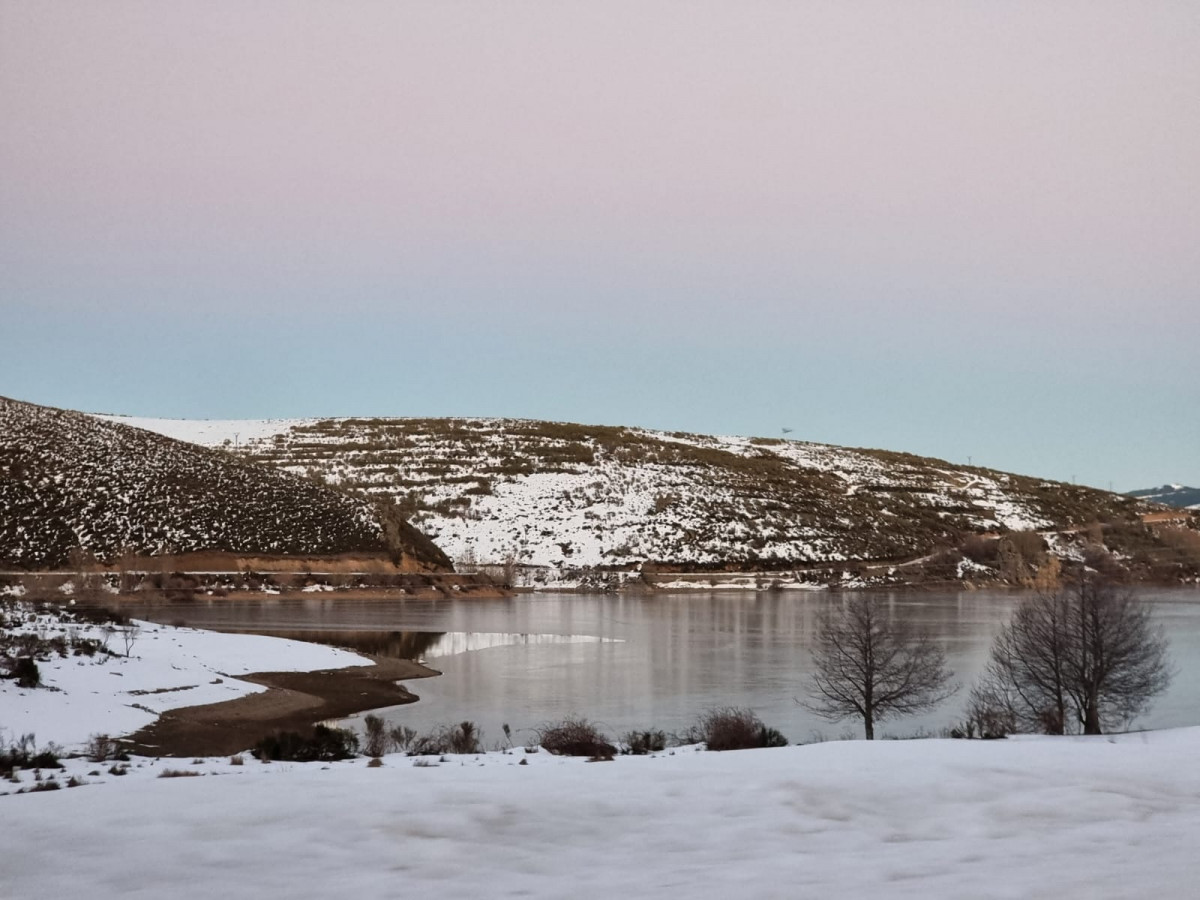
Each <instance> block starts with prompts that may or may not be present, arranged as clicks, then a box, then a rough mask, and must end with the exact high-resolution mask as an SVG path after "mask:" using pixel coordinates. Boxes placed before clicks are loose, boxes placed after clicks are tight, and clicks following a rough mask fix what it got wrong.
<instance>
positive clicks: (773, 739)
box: [688, 706, 787, 750]
mask: <svg viewBox="0 0 1200 900" xmlns="http://www.w3.org/2000/svg"><path fill="white" fill-rule="evenodd" d="M688 737H689V738H690V739H692V740H694V741H703V742H704V744H705V745H706V746H707V748H708V749H709V750H750V749H754V748H757V747H785V746H787V738H785V737H784V736H783V735H782V734H781V733H780V732H779V731H778V730H776V729H774V728H769V727H768V726H766V725H764V724H763V722H762V720H761V719H759V717H758V716H757V715H755V713H754V711H753V710H749V709H744V708H742V707H738V706H723V707H720V708H718V709H710V710H709V711H708V712H706V713H704V715H702V716H701V717H700V720H699V721H698V722H697V723H696V724H695V725H693V726H692V728H691V729H690V730H689V732H688Z"/></svg>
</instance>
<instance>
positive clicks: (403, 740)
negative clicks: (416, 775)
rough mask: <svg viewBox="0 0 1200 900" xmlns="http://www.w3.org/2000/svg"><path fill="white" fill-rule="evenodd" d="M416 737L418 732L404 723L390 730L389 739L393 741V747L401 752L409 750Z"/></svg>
mask: <svg viewBox="0 0 1200 900" xmlns="http://www.w3.org/2000/svg"><path fill="white" fill-rule="evenodd" d="M416 737H417V732H416V731H415V730H414V729H412V728H406V727H405V726H403V725H397V726H396V727H395V728H393V729H391V731H389V732H388V740H390V741H391V745H392V748H393V749H394V750H399V751H400V752H403V751H405V750H407V749H408V748H409V746H410V745H411V744H412V742H413V741H414V740H416Z"/></svg>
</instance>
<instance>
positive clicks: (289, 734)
mask: <svg viewBox="0 0 1200 900" xmlns="http://www.w3.org/2000/svg"><path fill="white" fill-rule="evenodd" d="M251 752H252V754H253V755H254V758H255V759H261V760H262V761H263V762H270V761H271V760H279V761H296V762H332V761H334V760H339V759H349V758H351V757H352V756H355V755H357V753H358V736H357V735H356V734H355V733H354V732H353V731H349V730H347V729H345V728H330V727H328V726H327V725H317V726H315V727H314V728H313V731H312V734H311V735H308V736H305V735H302V734H300V733H299V732H295V731H280V732H276V733H275V734H273V735H268V736H267V737H264V738H263V739H262V740H260V741H259V742H258V743H257V744H255V746H254V750H252V751H251Z"/></svg>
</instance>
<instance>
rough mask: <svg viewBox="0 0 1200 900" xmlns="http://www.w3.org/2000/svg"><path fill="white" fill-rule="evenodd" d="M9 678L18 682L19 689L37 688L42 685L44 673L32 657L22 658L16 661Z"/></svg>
mask: <svg viewBox="0 0 1200 900" xmlns="http://www.w3.org/2000/svg"><path fill="white" fill-rule="evenodd" d="M8 677H9V678H15V679H16V680H17V687H23V688H35V687H37V686H38V685H40V684H41V683H42V673H41V672H40V671H39V670H38V665H37V663H36V662H35V661H34V659H33V657H32V656H20V657H18V658H17V659H16V660H14V661H13V662H12V664H11V666H10V669H9V675H8Z"/></svg>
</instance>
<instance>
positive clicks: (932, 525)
mask: <svg viewBox="0 0 1200 900" xmlns="http://www.w3.org/2000/svg"><path fill="white" fill-rule="evenodd" d="M131 421H136V422H138V423H139V424H144V425H145V426H146V427H152V428H161V429H163V430H166V431H168V433H175V434H188V433H192V434H195V433H197V429H198V427H199V425H198V424H197V423H189V422H187V421H184V420H131ZM216 424H217V423H209V425H208V426H207V427H205V429H204V437H203V440H205V441H206V442H210V443H213V444H217V445H220V446H227V447H229V448H230V449H234V448H233V443H232V441H231V438H232V436H233V432H234V431H237V432H240V434H241V437H239V439H238V441H237V447H236V451H237V453H239V454H240V455H241V456H243V457H244V458H246V459H249V460H253V461H256V462H259V463H262V464H264V465H267V466H270V467H273V468H277V469H280V470H283V471H287V472H292V473H296V474H303V475H307V476H308V477H309V478H315V479H321V480H324V481H327V482H328V483H331V484H336V485H339V486H342V487H344V488H349V489H351V490H353V491H356V492H359V493H361V494H363V495H364V496H369V497H381V496H382V497H389V498H392V499H394V500H395V502H396V503H397V505H398V506H399V508H400V509H402V510H403V511H404V513H405V515H406V516H408V517H409V518H410V519H411V520H412V522H413V523H414V524H415V525H417V526H418V527H420V528H421V529H422V530H423V531H424V532H425V533H427V534H429V535H430V537H431V538H432V539H433V540H434V541H435V542H436V543H437V544H438V546H440V547H442V548H443V549H444V550H446V552H447V553H448V554H449V555H450V556H451V558H453V559H454V560H455V562H456V564H458V565H459V567H460V568H464V569H467V570H469V569H470V567H471V566H488V565H490V566H506V567H512V566H516V567H520V568H521V569H522V570H523V571H524V572H525V573H526V575H527V576H528V578H529V579H534V580H535V581H536V580H537V579H544V580H541V581H536V583H538V584H548V583H555V584H563V585H568V584H570V583H579V584H584V583H585V582H586V583H589V584H597V580H596V578H592V576H596V575H597V573H598V576H597V577H598V578H599V580H600V582H602V583H605V584H611V583H613V579H616V580H617V581H623V580H624V579H625V578H626V577H627V576H625V575H620V576H617V575H614V574H613V573H619V572H623V573H629V572H638V571H645V572H649V571H657V572H662V571H667V572H691V573H697V572H709V573H713V576H714V577H713V578H712V579H703V580H702V583H703V584H705V586H707V585H708V584H709V583H710V582H711V583H712V584H713V585H716V584H719V583H722V582H719V581H718V580H716V579H715V576H717V575H719V574H720V573H730V572H781V571H793V572H800V573H801V574H799V575H798V576H796V578H797V580H798V581H804V580H808V581H810V582H811V581H817V582H819V583H831V582H833V581H838V582H839V583H862V582H863V580H864V579H866V580H867V581H869V583H873V584H876V583H885V584H903V583H916V582H919V581H921V580H922V579H934V578H936V579H938V580H964V581H979V582H987V581H989V580H992V581H995V580H1005V579H1011V578H1020V579H1024V578H1026V576H1027V574H1028V571H1030V568H1029V566H1026V567H1025V569H1021V568H1020V567H1019V566H1015V565H1009V564H1007V563H1005V562H1004V560H1002V559H1000V558H999V557H998V556H997V554H998V551H999V549H1000V543H999V539H1000V538H1002V537H1004V536H1005V535H1009V534H1012V533H1014V532H1021V531H1029V530H1036V531H1041V532H1044V533H1045V536H1044V537H1043V538H1041V539H1038V540H1034V541H1033V543H1032V544H1031V543H1029V542H1028V541H1026V542H1025V543H1024V544H1023V546H1024V548H1025V551H1026V552H1028V553H1029V554H1032V556H1033V557H1036V558H1037V560H1043V561H1044V559H1045V558H1046V555H1047V554H1049V555H1055V556H1058V557H1059V558H1061V559H1062V560H1064V561H1066V562H1068V563H1071V564H1082V563H1084V561H1085V560H1091V561H1092V562H1096V561H1097V559H1098V557H1097V556H1096V554H1097V553H1109V554H1110V556H1109V557H1106V558H1107V559H1110V560H1111V561H1116V562H1117V563H1120V564H1122V565H1124V564H1125V563H1124V562H1121V561H1122V560H1125V561H1131V560H1133V559H1135V557H1136V558H1137V559H1138V560H1141V562H1138V563H1137V565H1139V566H1142V567H1143V569H1144V570H1145V571H1146V572H1150V571H1151V569H1154V567H1155V566H1157V565H1158V562H1159V561H1160V555H1159V553H1158V549H1164V546H1165V545H1164V544H1163V538H1162V536H1161V535H1160V534H1159V531H1156V530H1155V528H1152V527H1149V526H1147V525H1146V524H1145V523H1143V521H1142V515H1143V514H1144V513H1148V512H1152V511H1154V510H1155V509H1156V507H1154V506H1152V505H1150V504H1146V503H1144V502H1143V501H1140V500H1137V499H1135V498H1132V497H1127V496H1124V495H1120V494H1113V493H1111V492H1108V491H1102V490H1097V489H1094V488H1089V487H1083V486H1077V485H1072V484H1064V483H1061V482H1054V481H1047V480H1044V479H1039V478H1031V477H1027V476H1021V475H1014V474H1010V473H1005V472H998V471H995V470H990V469H985V468H981V467H977V466H964V465H959V464H954V463H949V462H946V461H943V460H937V459H931V458H926V457H919V456H914V455H911V454H906V453H897V452H891V451H887V450H866V449H850V448H845V447H836V446H832V445H828V444H814V443H805V442H801V441H792V440H781V439H779V438H744V437H714V436H708V435H697V434H685V433H680V432H675V433H667V432H658V431H650V430H647V429H641V428H624V427H619V426H593V425H576V424H570V423H562V422H542V421H532V420H521V419H477V418H470V419H385V418H339V419H315V420H306V421H303V422H295V423H287V422H284V421H281V420H275V422H273V423H271V424H270V426H269V427H268V426H266V425H264V424H263V423H256V422H244V423H240V424H234V423H224V424H223V425H222V426H221V427H222V428H224V429H225V430H224V431H222V430H221V428H218V427H216ZM247 434H259V435H260V436H256V437H252V438H249V439H245V435H247ZM227 441H229V442H230V443H226V442H227ZM1177 527H1181V526H1179V525H1178V523H1166V524H1164V525H1163V526H1162V528H1161V529H1160V530H1166V529H1170V528H1177ZM1171 539H1172V540H1176V538H1175V537H1172V538H1171ZM1181 540H1184V541H1185V543H1186V541H1187V540H1189V539H1188V538H1187V536H1186V535H1185V536H1183V538H1182V539H1181ZM1101 543H1102V546H1100V545H1101ZM1176 543H1178V540H1176ZM1172 546H1173V545H1172ZM1038 547H1041V548H1042V549H1041V550H1039V549H1038ZM1156 548H1158V549H1156ZM1010 549H1011V546H1010ZM1164 552H1165V553H1166V558H1168V559H1170V560H1172V561H1174V560H1175V559H1176V558H1177V557H1176V556H1173V555H1172V554H1173V553H1175V551H1174V550H1171V549H1170V548H1169V547H1168V548H1165V550H1164ZM1034 563H1036V560H1035V561H1034ZM1034 563H1031V565H1034ZM1089 564H1090V563H1089ZM1172 564H1173V565H1174V563H1172ZM1189 565H1190V563H1189ZM535 570H537V571H535ZM1018 570H1019V571H1021V572H1023V573H1025V574H1020V575H1011V574H1006V572H1008V573H1011V572H1014V571H1018ZM1176 570H1177V567H1176V569H1171V570H1170V571H1172V572H1174V571H1176ZM1186 571H1187V572H1190V571H1191V570H1190V569H1188V570H1186ZM539 573H540V574H539ZM589 573H590V574H589ZM863 573H868V575H869V576H870V577H869V578H868V577H867V576H865V575H863ZM610 575H611V576H612V577H611V578H610ZM1148 577H1159V576H1157V575H1150V576H1148ZM1163 577H1175V576H1174V575H1167V576H1163ZM1179 577H1191V576H1190V575H1180V576H1179ZM589 578H591V579H592V580H591V581H590V582H587V579H589ZM527 583H529V582H527ZM655 583H659V582H657V581H656V582H655ZM692 583H701V582H692ZM751 584H752V585H753V584H754V582H753V581H751Z"/></svg>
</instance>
